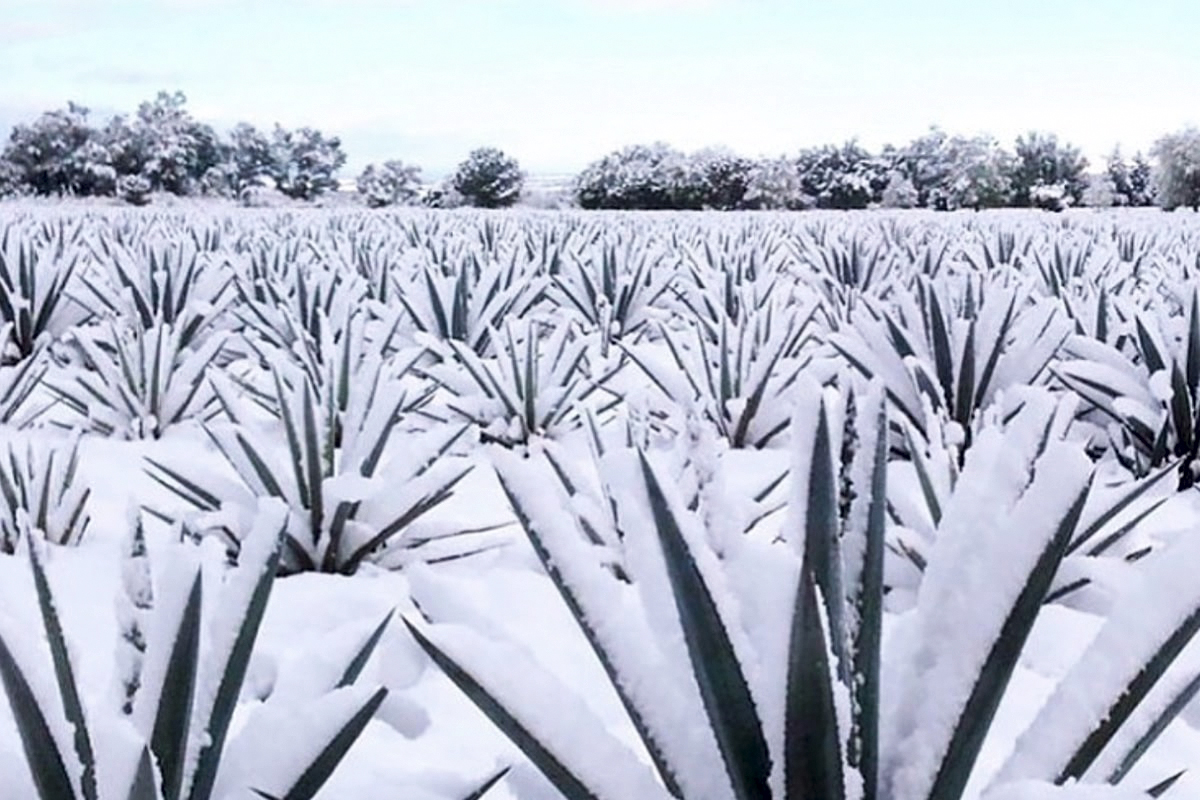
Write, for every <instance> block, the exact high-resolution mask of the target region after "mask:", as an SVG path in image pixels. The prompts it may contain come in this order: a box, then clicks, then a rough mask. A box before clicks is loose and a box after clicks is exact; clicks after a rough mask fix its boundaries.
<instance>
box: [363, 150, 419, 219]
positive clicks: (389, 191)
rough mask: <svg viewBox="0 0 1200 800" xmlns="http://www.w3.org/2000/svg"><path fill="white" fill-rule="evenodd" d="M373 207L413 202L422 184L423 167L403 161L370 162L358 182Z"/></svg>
mask: <svg viewBox="0 0 1200 800" xmlns="http://www.w3.org/2000/svg"><path fill="white" fill-rule="evenodd" d="M356 184H357V186H358V193H359V194H361V195H362V196H363V198H364V199H365V200H366V201H367V205H369V206H370V207H371V208H380V207H382V206H390V205H396V204H407V203H411V202H412V201H413V200H414V199H415V198H416V196H417V189H418V187H420V185H421V168H420V167H417V166H414V165H412V164H405V163H404V162H403V161H385V162H383V164H381V165H378V166H377V165H375V164H368V165H367V167H366V169H364V170H363V171H362V174H361V175H359V176H358V180H357V182H356Z"/></svg>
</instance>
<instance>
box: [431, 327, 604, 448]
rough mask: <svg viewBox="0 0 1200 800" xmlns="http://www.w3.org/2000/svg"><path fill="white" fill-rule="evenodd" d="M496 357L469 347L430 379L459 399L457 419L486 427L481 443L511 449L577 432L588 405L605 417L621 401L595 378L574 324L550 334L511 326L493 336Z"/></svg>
mask: <svg viewBox="0 0 1200 800" xmlns="http://www.w3.org/2000/svg"><path fill="white" fill-rule="evenodd" d="M490 339H491V341H492V343H493V345H492V347H493V350H494V351H495V357H494V358H481V357H480V356H479V355H478V354H477V353H475V351H474V350H472V349H470V348H469V347H467V346H466V345H465V344H463V343H462V342H457V341H454V340H449V341H447V342H446V343H445V346H446V348H447V349H448V351H449V353H448V355H447V356H446V357H444V358H443V360H442V362H441V363H439V364H437V365H435V366H433V367H431V368H429V375H430V376H431V377H432V378H433V379H434V380H436V381H437V382H438V383H439V384H440V385H441V386H442V387H443V388H445V389H446V390H447V391H449V392H450V393H451V394H453V395H454V399H453V400H451V401H449V402H448V407H449V409H450V411H451V412H452V413H454V414H455V415H457V416H458V417H460V418H462V419H464V420H467V421H468V422H470V423H472V424H474V425H476V426H478V427H479V429H480V432H481V438H482V439H483V440H484V441H488V442H497V443H499V444H503V445H505V446H508V447H514V446H517V445H522V444H527V443H528V442H529V441H530V439H531V438H533V437H537V436H548V437H555V436H560V435H562V434H563V433H566V432H568V431H571V430H574V429H575V428H578V427H579V425H580V423H581V421H582V418H583V409H584V405H585V404H588V403H590V404H591V407H592V410H593V411H594V412H595V413H598V414H601V415H603V414H605V413H607V412H608V411H610V410H611V409H612V408H613V407H614V406H616V404H617V403H618V402H619V401H620V397H619V396H618V395H616V394H615V393H613V392H612V391H610V390H609V389H608V388H606V386H605V384H606V382H607V379H608V378H609V377H610V376H611V373H605V374H600V375H596V374H594V369H593V365H592V362H591V360H590V359H589V353H588V344H589V340H588V336H587V334H584V333H581V332H579V331H578V330H577V329H576V327H575V326H574V325H572V324H563V325H559V326H557V327H555V328H554V329H553V330H551V331H549V332H546V331H544V326H543V325H542V324H541V323H539V322H537V321H535V320H529V319H526V320H521V321H515V322H514V321H510V322H507V323H505V325H504V326H503V327H502V328H500V330H498V331H493V332H492V334H491V337H490Z"/></svg>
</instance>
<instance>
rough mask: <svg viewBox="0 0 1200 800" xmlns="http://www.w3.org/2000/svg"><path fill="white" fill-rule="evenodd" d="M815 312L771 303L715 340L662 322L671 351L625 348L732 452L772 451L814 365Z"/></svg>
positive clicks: (812, 307)
mask: <svg viewBox="0 0 1200 800" xmlns="http://www.w3.org/2000/svg"><path fill="white" fill-rule="evenodd" d="M815 309H816V306H815V305H810V306H808V307H807V308H802V307H799V306H776V305H771V306H768V307H766V308H765V309H764V310H763V311H761V312H759V313H757V314H753V315H750V314H747V315H746V316H745V318H744V319H743V320H742V321H741V322H740V323H734V322H732V321H729V320H725V321H724V322H722V324H721V327H720V329H719V330H718V332H717V335H716V337H715V341H713V340H710V339H709V338H708V336H707V335H706V333H705V332H704V331H703V330H702V329H701V328H700V327H698V326H693V327H690V328H688V329H686V330H685V331H684V332H682V333H680V332H676V331H673V330H671V329H669V328H667V327H666V326H663V325H660V326H659V334H660V336H661V343H662V345H665V350H666V353H665V354H663V353H661V352H655V351H654V350H652V349H651V347H650V346H649V345H646V346H642V347H636V348H635V347H626V348H625V351H626V352H627V353H628V355H629V357H630V359H632V361H633V362H634V363H635V364H637V366H638V367H639V368H641V370H642V371H643V372H644V373H645V374H646V376H647V377H648V378H649V379H650V381H651V382H652V383H653V384H654V385H655V386H657V387H658V388H659V389H660V390H661V391H662V392H663V393H664V394H665V395H666V396H667V397H668V398H670V399H671V400H673V401H674V402H675V403H677V404H678V405H679V406H681V407H682V408H684V409H688V410H694V411H695V412H696V413H697V414H698V415H700V416H701V417H703V418H704V419H706V420H708V422H709V423H710V424H712V425H714V426H716V428H717V430H719V431H720V432H721V435H723V436H724V437H725V438H726V439H728V440H729V443H730V444H731V445H732V446H733V447H738V448H761V447H766V446H768V445H770V444H772V443H773V442H775V441H776V440H778V439H780V438H782V435H783V434H784V433H785V432H786V431H787V428H788V422H789V419H788V408H787V403H786V400H785V398H786V396H787V391H788V389H789V388H790V387H791V386H792V384H793V383H794V381H795V379H796V376H797V375H798V374H799V373H800V370H801V369H802V368H803V367H804V366H805V364H806V363H807V360H808V356H807V355H806V353H805V352H804V350H805V345H806V344H807V342H808V341H809V338H810V337H811V335H812V332H811V330H810V327H811V323H812V320H813V315H814V312H815ZM655 345H657V343H655ZM664 355H665V357H663V356H664Z"/></svg>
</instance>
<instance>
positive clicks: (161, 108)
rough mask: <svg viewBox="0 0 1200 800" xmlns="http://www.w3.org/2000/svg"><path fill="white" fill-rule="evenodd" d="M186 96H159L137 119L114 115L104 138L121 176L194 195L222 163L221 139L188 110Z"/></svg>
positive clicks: (145, 105)
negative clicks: (137, 178) (204, 179)
mask: <svg viewBox="0 0 1200 800" xmlns="http://www.w3.org/2000/svg"><path fill="white" fill-rule="evenodd" d="M186 104H187V97H186V96H185V95H184V94H183V92H175V93H173V94H170V93H167V92H159V93H158V96H157V97H155V98H154V100H150V101H147V102H144V103H142V104H141V105H140V106H139V107H138V111H137V115H136V116H135V117H134V118H133V120H132V121H129V120H126V119H125V118H124V117H114V118H113V120H112V121H111V122H109V124H108V127H107V128H106V129H105V134H104V139H105V143H106V145H107V147H108V150H109V155H110V158H111V159H112V162H113V166H114V168H115V169H116V171H117V174H118V175H140V176H142V177H144V178H145V179H146V181H147V182H148V183H149V185H150V187H151V190H152V191H160V192H170V193H172V194H178V195H188V194H193V193H195V192H196V191H197V190H199V189H200V188H201V187H202V179H203V178H204V176H205V174H206V173H208V171H209V170H211V169H212V168H213V167H216V166H217V165H218V164H220V162H221V159H222V153H221V150H220V145H219V142H218V140H217V135H216V133H215V132H214V131H213V129H212V128H211V127H209V126H208V125H205V124H202V123H200V122H198V121H196V119H194V118H193V117H192V115H191V114H190V113H189V112H188V111H187V110H186V108H185V106H186Z"/></svg>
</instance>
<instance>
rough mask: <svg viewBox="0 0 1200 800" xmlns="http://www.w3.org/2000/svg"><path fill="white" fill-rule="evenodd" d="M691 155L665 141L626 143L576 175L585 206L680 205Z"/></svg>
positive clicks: (577, 190) (577, 195) (577, 194)
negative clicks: (686, 154) (688, 157)
mask: <svg viewBox="0 0 1200 800" xmlns="http://www.w3.org/2000/svg"><path fill="white" fill-rule="evenodd" d="M687 171H688V164H687V156H685V155H684V154H683V153H682V152H680V151H679V150H676V149H675V148H673V147H671V146H670V145H669V144H666V143H665V142H655V143H653V144H635V145H630V146H628V147H623V148H621V149H620V150H616V151H614V152H612V153H609V154H608V155H606V156H604V158H601V159H600V160H598V161H594V162H592V163H591V164H589V165H588V166H587V167H586V168H585V169H584V170H583V172H581V173H580V174H579V176H578V177H576V179H575V198H576V200H577V201H578V203H579V205H580V206H581V207H583V208H617V209H665V208H676V207H678V202H679V193H680V188H681V186H682V185H683V184H684V183H685V178H686V173H687Z"/></svg>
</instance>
